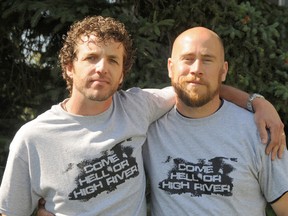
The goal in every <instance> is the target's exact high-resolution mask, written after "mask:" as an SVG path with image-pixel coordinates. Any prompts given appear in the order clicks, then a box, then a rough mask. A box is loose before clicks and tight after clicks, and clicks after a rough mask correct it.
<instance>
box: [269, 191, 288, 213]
mask: <svg viewBox="0 0 288 216" xmlns="http://www.w3.org/2000/svg"><path fill="white" fill-rule="evenodd" d="M271 206H272V208H273V210H274V211H275V213H276V215H277V216H288V191H286V193H285V194H284V195H283V196H282V197H281V198H280V199H278V200H277V201H276V202H274V203H273V204H271Z"/></svg>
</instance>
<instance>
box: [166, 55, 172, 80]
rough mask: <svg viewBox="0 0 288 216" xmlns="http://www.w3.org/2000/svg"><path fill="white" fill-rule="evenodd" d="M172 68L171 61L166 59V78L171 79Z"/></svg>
mask: <svg viewBox="0 0 288 216" xmlns="http://www.w3.org/2000/svg"><path fill="white" fill-rule="evenodd" d="M172 67H173V62H172V59H171V58H168V61H167V68H168V76H169V78H172Z"/></svg>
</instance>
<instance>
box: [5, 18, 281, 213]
mask: <svg viewBox="0 0 288 216" xmlns="http://www.w3.org/2000/svg"><path fill="white" fill-rule="evenodd" d="M59 57H60V62H61V67H62V74H63V77H64V79H65V80H66V83H67V89H68V90H69V92H70V96H69V98H67V99H65V100H64V101H63V102H61V103H59V104H57V105H54V106H52V107H51V109H50V110H48V111H46V112H45V113H43V114H41V115H39V116H38V117H37V118H36V119H34V120H32V121H31V122H28V123H27V124H25V125H24V126H22V127H21V128H20V130H19V131H18V132H17V133H16V135H15V137H14V139H13V141H12V143H11V145H10V152H9V156H8V161H7V166H6V169H5V173H4V176H3V181H2V185H1V188H0V212H1V213H2V214H3V215H8V216H9V215H13V216H23V215H31V214H32V212H33V211H34V209H35V208H36V207H37V203H38V200H39V199H40V198H41V197H43V198H45V200H46V206H45V207H46V209H47V210H48V211H50V212H51V213H53V214H56V215H69V216H72V215H77V216H80V215H91V216H95V215H118V216H119V215H123V216H124V215H125V216H129V215H131V216H135V215H146V201H145V185H146V183H145V173H144V169H143V159H142V146H143V143H144V142H145V139H146V132H147V129H148V127H149V125H150V124H151V123H152V122H153V121H155V120H157V119H158V118H159V117H161V116H162V115H163V114H164V113H166V112H167V111H168V110H169V109H171V108H172V106H173V105H174V103H175V99H174V92H173V90H172V88H171V87H170V88H165V89H162V90H159V89H145V90H142V89H140V88H131V89H129V90H127V91H123V90H120V87H121V84H122V83H123V80H124V79H125V76H126V74H127V72H128V71H129V69H130V68H131V66H132V64H133V60H134V49H133V46H132V40H131V38H130V36H129V34H128V32H127V31H126V29H125V27H124V25H123V24H122V23H120V22H118V21H116V20H114V19H112V18H104V17H101V16H92V17H87V18H85V19H83V20H81V21H79V22H76V23H75V24H73V25H72V26H71V29H70V30H69V31H68V34H67V37H66V39H65V41H64V45H63V47H62V49H61V51H60V55H59ZM231 91H232V90H231ZM226 94H227V95H228V98H229V97H230V98H236V99H235V100H237V98H238V96H239V94H237V95H236V96H231V95H233V92H230V96H229V91H227V92H226ZM243 95H244V96H243ZM240 97H241V98H242V100H241V99H238V101H239V102H238V103H239V104H240V105H241V104H242V105H243V104H246V100H247V94H246V93H243V92H242V94H241V95H240ZM257 100H258V102H257V112H256V115H258V116H259V115H260V117H261V116H269V118H270V117H271V116H272V117H273V118H272V119H273V120H269V119H268V118H267V117H264V118H262V117H261V118H259V119H261V120H260V121H259V122H262V123H263V122H265V124H260V125H262V131H264V130H265V126H266V125H268V124H269V125H271V124H274V125H278V126H275V127H272V128H271V129H273V130H275V131H277V133H279V128H280V130H282V129H283V128H281V125H282V122H281V120H280V119H279V116H278V114H277V112H276V111H275V109H274V107H273V106H272V105H271V104H270V103H269V102H267V101H266V100H263V99H256V101H257ZM256 101H255V102H256ZM254 105H256V103H255V104H254ZM244 106H245V105H244ZM271 112H272V114H271ZM257 113H258V114H257ZM261 113H262V114H261ZM274 117H275V118H274ZM279 125H280V127H279ZM263 127H264V128H263ZM277 133H276V132H275V137H276V139H275V140H276V141H274V143H277ZM276 146H277V145H276Z"/></svg>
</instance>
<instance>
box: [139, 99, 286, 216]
mask: <svg viewBox="0 0 288 216" xmlns="http://www.w3.org/2000/svg"><path fill="white" fill-rule="evenodd" d="M265 147H266V146H265V145H263V144H262V143H261V142H260V137H259V134H258V131H257V127H256V125H255V122H254V119H253V114H252V113H249V112H248V111H246V110H244V109H241V108H239V107H237V106H236V105H234V104H231V103H229V102H227V101H224V104H223V105H222V107H221V108H220V109H219V110H218V111H217V112H216V113H214V114H212V115H210V116H208V117H206V118H201V119H190V118H186V117H184V116H182V115H181V114H179V113H178V112H177V110H176V109H175V108H174V109H172V110H171V111H170V112H169V113H167V114H166V115H164V116H163V117H162V118H160V119H159V120H157V121H156V122H155V123H153V124H152V125H151V126H150V128H149V132H148V135H147V145H146V144H145V145H144V155H143V158H144V163H145V167H146V169H147V171H148V175H149V177H150V180H151V199H152V200H151V202H152V215H153V216H170V215H171V216H175V215H178V216H180V215H181V216H182V215H227V216H231V215H243V216H247V215H249V216H253V215H255V216H260V215H263V216H264V215H265V206H266V203H267V202H273V201H274V200H276V199H277V198H279V197H280V196H281V195H283V194H284V193H285V192H286V191H288V154H287V151H285V152H284V157H283V159H281V160H279V159H276V160H275V161H271V158H270V157H269V156H267V155H265Z"/></svg>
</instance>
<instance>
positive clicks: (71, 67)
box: [66, 64, 73, 79]
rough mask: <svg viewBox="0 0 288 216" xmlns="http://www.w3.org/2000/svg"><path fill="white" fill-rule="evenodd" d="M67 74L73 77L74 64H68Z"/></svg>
mask: <svg viewBox="0 0 288 216" xmlns="http://www.w3.org/2000/svg"><path fill="white" fill-rule="evenodd" d="M66 74H67V76H69V77H70V78H71V79H73V65H72V64H68V65H67V66H66Z"/></svg>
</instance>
